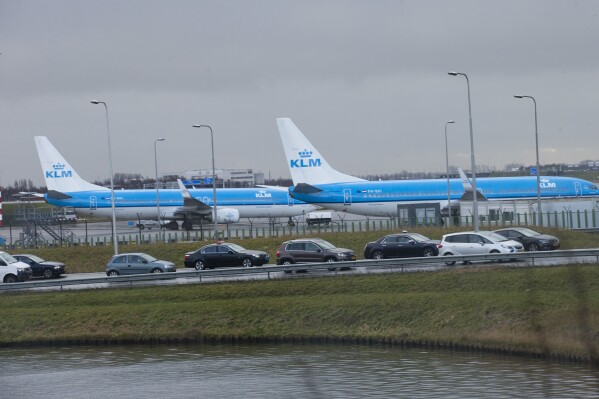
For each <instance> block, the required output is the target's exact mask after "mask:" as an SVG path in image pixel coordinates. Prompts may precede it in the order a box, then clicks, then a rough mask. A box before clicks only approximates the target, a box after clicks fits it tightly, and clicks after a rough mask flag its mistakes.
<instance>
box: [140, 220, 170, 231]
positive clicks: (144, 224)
mask: <svg viewBox="0 0 599 399" xmlns="http://www.w3.org/2000/svg"><path fill="white" fill-rule="evenodd" d="M135 227H137V228H139V229H140V230H144V229H148V230H151V229H153V228H154V229H157V228H159V227H162V228H164V227H165V225H164V224H163V223H162V224H161V223H158V220H140V221H139V222H137V224H136V225H135Z"/></svg>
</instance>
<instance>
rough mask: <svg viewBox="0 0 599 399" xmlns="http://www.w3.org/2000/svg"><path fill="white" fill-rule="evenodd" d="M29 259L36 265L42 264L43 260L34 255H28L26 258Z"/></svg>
mask: <svg viewBox="0 0 599 399" xmlns="http://www.w3.org/2000/svg"><path fill="white" fill-rule="evenodd" d="M27 257H28V258H29V259H31V260H32V261H34V262H37V263H42V262H43V261H44V260H43V259H42V258H40V257H39V256H35V255H28V256H27Z"/></svg>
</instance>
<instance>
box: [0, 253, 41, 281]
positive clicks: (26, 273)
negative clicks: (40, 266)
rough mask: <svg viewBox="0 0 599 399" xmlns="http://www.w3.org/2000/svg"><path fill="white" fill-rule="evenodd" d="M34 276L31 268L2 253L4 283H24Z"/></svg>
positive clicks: (0, 272) (0, 267) (0, 264)
mask: <svg viewBox="0 0 599 399" xmlns="http://www.w3.org/2000/svg"><path fill="white" fill-rule="evenodd" d="M32 274H33V272H32V271H31V266H29V265H28V264H26V263H23V262H19V261H18V260H16V259H15V258H14V257H12V256H11V255H9V254H8V253H6V252H3V251H0V281H2V282H3V283H16V282H18V281H20V282H23V281H27V280H29V279H30V278H31V275H32Z"/></svg>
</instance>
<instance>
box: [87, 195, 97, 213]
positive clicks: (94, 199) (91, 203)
mask: <svg viewBox="0 0 599 399" xmlns="http://www.w3.org/2000/svg"><path fill="white" fill-rule="evenodd" d="M97 208H98V198H97V197H95V196H92V197H89V210H90V211H95V210H96V209H97Z"/></svg>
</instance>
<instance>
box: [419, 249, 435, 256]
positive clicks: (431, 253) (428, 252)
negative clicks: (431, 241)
mask: <svg viewBox="0 0 599 399" xmlns="http://www.w3.org/2000/svg"><path fill="white" fill-rule="evenodd" d="M422 256H424V257H426V258H428V257H429V256H435V250H434V249H432V248H424V251H422Z"/></svg>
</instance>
